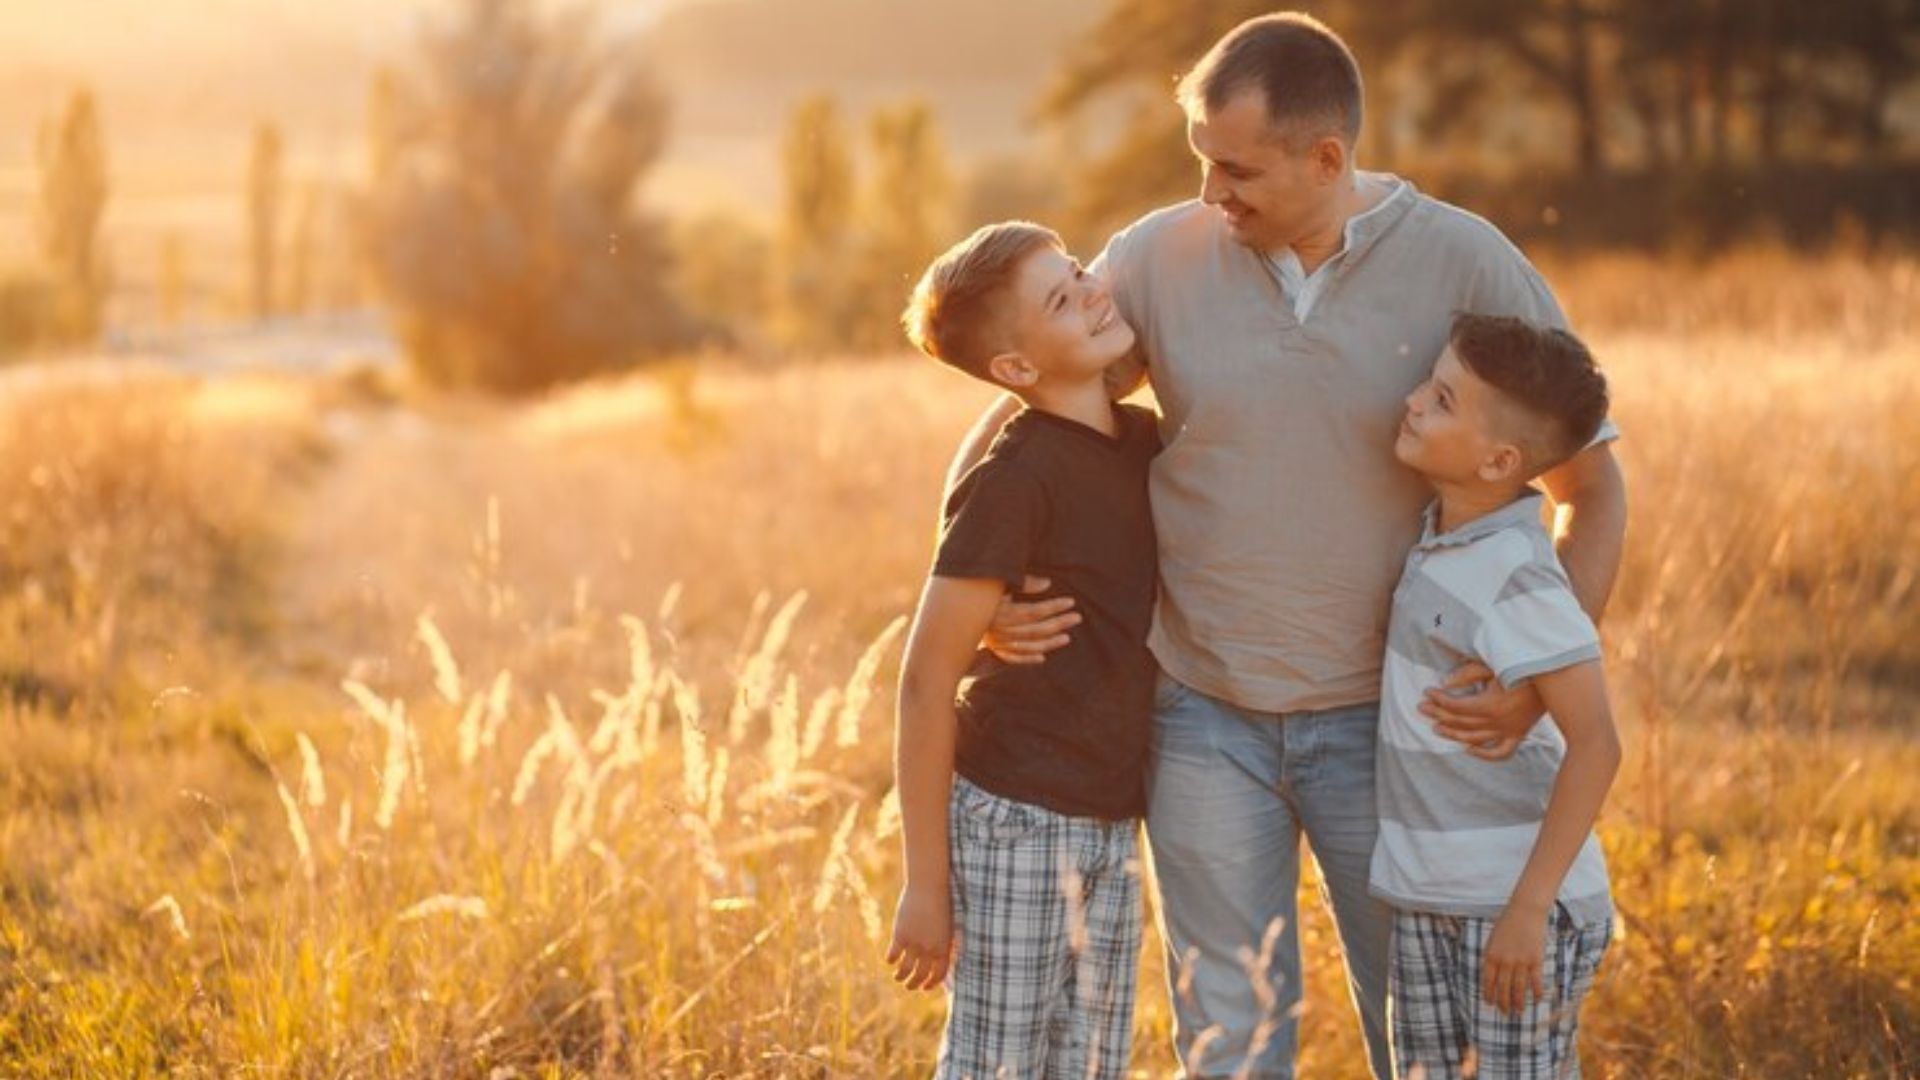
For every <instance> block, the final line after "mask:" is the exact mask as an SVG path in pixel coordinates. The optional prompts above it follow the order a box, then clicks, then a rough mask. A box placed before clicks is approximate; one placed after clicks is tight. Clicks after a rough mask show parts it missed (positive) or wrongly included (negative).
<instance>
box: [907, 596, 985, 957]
mask: <svg viewBox="0 0 1920 1080" xmlns="http://www.w3.org/2000/svg"><path fill="white" fill-rule="evenodd" d="M1005 591H1006V586H1005V585H1004V584H1002V583H1001V582H999V581H994V580H988V579H973V578H943V577H935V578H929V579H928V580H927V586H926V589H925V591H923V592H922V593H921V595H920V607H919V610H918V611H916V612H915V613H914V617H913V629H912V631H911V632H909V633H908V635H907V649H906V657H905V659H904V660H903V661H902V662H901V666H900V696H899V704H898V710H897V712H898V717H897V721H896V723H897V725H898V731H897V733H896V735H895V739H894V766H893V768H894V780H895V783H896V784H897V785H898V786H899V791H900V832H901V841H902V843H903V845H904V846H905V849H906V884H905V886H904V887H903V888H902V889H901V890H900V903H899V905H898V906H897V907H896V909H895V912H894V924H893V940H892V942H891V943H889V945H888V947H887V954H886V962H887V963H888V964H889V965H891V966H892V967H893V977H894V979H895V980H896V981H898V982H901V983H904V984H905V985H906V987H907V989H909V990H931V989H934V988H936V987H938V986H939V985H940V984H941V983H942V982H943V981H944V980H945V979H946V975H947V969H948V967H949V966H950V965H951V963H952V959H953V951H954V938H953V910H952V901H951V899H950V894H949V885H950V882H951V880H952V879H951V873H952V871H951V864H950V859H951V857H952V855H951V852H950V851H949V850H948V846H947V827H948V822H947V802H948V800H949V798H951V796H952V794H953V746H954V738H955V732H956V730H957V729H958V728H959V717H958V716H957V715H956V713H955V712H954V705H953V699H954V693H955V691H956V690H957V689H958V688H959V685H960V679H961V677H962V676H964V675H965V674H966V671H967V667H968V665H969V664H971V663H972V661H973V654H974V651H975V649H976V648H978V646H979V642H980V635H982V634H984V633H986V629H987V623H988V622H989V621H990V620H991V619H992V618H993V612H994V609H995V607H996V606H997V605H998V604H999V602H1000V595H1001V594H1002V593H1004V592H1005Z"/></svg>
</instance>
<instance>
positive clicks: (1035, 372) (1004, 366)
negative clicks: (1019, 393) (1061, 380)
mask: <svg viewBox="0 0 1920 1080" xmlns="http://www.w3.org/2000/svg"><path fill="white" fill-rule="evenodd" d="M987 374H988V375H991V376H993V381H994V382H997V383H999V384H1000V385H1001V386H1006V387H1011V388H1013V389H1016V390H1024V389H1026V388H1027V387H1029V386H1032V385H1033V384H1034V383H1037V382H1039V381H1040V369H1039V368H1036V367H1034V366H1033V364H1032V363H1031V362H1029V361H1028V360H1027V358H1026V357H1024V356H1021V355H1020V354H1019V353H1017V352H1003V353H1001V354H1000V355H998V356H996V357H994V358H993V359H991V360H989V361H987Z"/></svg>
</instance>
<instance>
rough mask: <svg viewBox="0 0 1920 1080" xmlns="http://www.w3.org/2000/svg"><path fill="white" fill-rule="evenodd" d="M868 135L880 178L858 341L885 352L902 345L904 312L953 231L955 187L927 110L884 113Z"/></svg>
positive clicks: (900, 108)
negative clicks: (921, 277) (916, 284)
mask: <svg viewBox="0 0 1920 1080" xmlns="http://www.w3.org/2000/svg"><path fill="white" fill-rule="evenodd" d="M868 133H869V135H870V136H871V143H872V147H873V178H872V182H871V183H870V184H869V185H868V193H867V199H866V214H865V217H866V230H865V232H866V243H865V252H864V259H863V262H862V267H861V273H860V275H859V278H858V281H857V282H856V286H855V287H856V290H857V292H858V295H859V297H860V298H861V300H862V303H861V304H860V318H859V321H858V324H857V325H856V326H855V327H854V328H853V339H854V344H855V345H857V346H859V347H861V348H866V349H886V348H889V347H892V346H897V345H899V344H900V341H901V332H900V321H899V320H900V310H901V309H902V308H903V307H905V306H906V303H907V296H908V294H909V293H910V292H912V290H913V283H914V281H915V280H917V279H918V277H919V275H920V272H921V270H922V268H924V267H925V266H926V265H927V263H928V262H929V261H930V260H931V259H932V258H933V257H934V256H935V255H937V254H939V252H940V250H941V248H942V247H943V246H944V244H943V243H942V241H943V240H944V239H945V238H946V236H947V234H948V232H949V231H951V225H950V218H951V216H952V213H951V208H952V203H953V189H954V182H953V172H952V169H951V168H950V167H949V166H948V164H947V156H946V150H945V148H944V146H943V145H942V142H941V139H940V129H939V122H938V120H937V119H936V118H935V117H934V114H933V110H932V109H931V108H929V107H928V106H927V104H926V103H925V102H923V101H911V102H907V103H905V104H902V105H897V106H892V107H888V108H882V109H879V110H877V111H876V112H875V113H874V114H873V118H872V120H871V121H870V123H869V126H868Z"/></svg>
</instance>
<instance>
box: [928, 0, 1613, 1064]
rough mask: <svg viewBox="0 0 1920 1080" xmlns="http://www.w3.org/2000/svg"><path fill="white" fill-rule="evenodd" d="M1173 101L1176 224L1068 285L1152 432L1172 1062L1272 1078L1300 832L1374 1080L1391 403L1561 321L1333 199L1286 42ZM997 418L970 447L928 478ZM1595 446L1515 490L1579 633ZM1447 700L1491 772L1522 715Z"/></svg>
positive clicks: (1501, 702) (1159, 844) (1347, 180)
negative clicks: (1178, 165)
mask: <svg viewBox="0 0 1920 1080" xmlns="http://www.w3.org/2000/svg"><path fill="white" fill-rule="evenodd" d="M1179 100H1180V102H1181V104H1182V106H1183V107H1184V108H1185V110H1186V113H1187V118H1188V136H1189V141H1190V143H1191V145H1192V149H1193V152H1194V154H1195V156H1196V157H1197V158H1198V159H1199V162H1200V169H1201V177H1202V182H1201V192H1200V199H1199V200H1198V201H1191V202H1186V203H1182V204H1180V205H1177V206H1172V207H1168V208H1165V209H1162V210H1159V211H1157V212H1155V213H1152V214H1149V215H1148V216H1146V217H1145V218H1142V219H1141V220H1140V221H1138V222H1136V223H1135V224H1134V225H1132V226H1130V227H1129V228H1127V229H1126V230H1124V231H1123V232H1121V233H1119V234H1118V235H1116V236H1115V237H1114V238H1113V240H1112V241H1110V242H1109V244H1108V246H1107V249H1106V251H1105V252H1104V253H1103V254H1102V255H1101V257H1100V259H1099V261H1098V263H1097V264H1096V266H1095V270H1096V271H1097V272H1099V273H1100V274H1101V275H1102V276H1104V277H1105V278H1106V279H1107V281H1108V282H1109V284H1110V286H1111V288H1112V289H1113V295H1114V299H1115V302H1116V303H1117V304H1118V306H1119V308H1120V311H1121V313H1122V315H1123V316H1124V317H1126V318H1127V319H1128V320H1129V321H1130V322H1131V323H1132V324H1133V325H1134V327H1135V328H1136V329H1137V330H1138V331H1139V336H1140V351H1141V353H1142V354H1143V356H1144V362H1143V363H1142V362H1136V363H1134V364H1133V365H1131V370H1130V371H1128V372H1127V374H1128V376H1130V377H1129V378H1128V379H1125V380H1122V382H1123V383H1124V385H1116V387H1115V389H1116V390H1117V391H1124V390H1127V389H1131V388H1132V387H1133V386H1136V385H1138V382H1139V380H1140V378H1141V377H1142V376H1143V375H1144V376H1145V377H1146V378H1149V379H1150V380H1151V382H1152V384H1153V388H1154V392H1155V396H1156V397H1157V398H1158V399H1159V402H1160V406H1161V409H1162V420H1161V430H1162V437H1163V441H1164V443H1165V449H1164V450H1163V452H1162V453H1161V455H1160V456H1159V457H1158V458H1157V459H1156V460H1155V462H1154V464H1153V467H1152V474H1151V491H1152V500H1153V516H1154V524H1155V529H1156V531H1157V533H1158V539H1159V546H1160V559H1161V565H1160V575H1161V587H1160V597H1159V601H1158V605H1157V608H1156V611H1155V614H1154V623H1153V629H1152V635H1151V637H1150V639H1149V643H1150V645H1151V647H1152V651H1153V653H1154V656H1155V658H1156V659H1157V660H1158V661H1159V663H1160V666H1161V668H1162V671H1163V674H1162V676H1161V680H1160V683H1159V686H1158V688H1157V693H1156V700H1155V713H1156V715H1155V732H1154V750H1155V764H1154V767H1153V771H1152V774H1151V779H1150V784H1149V800H1148V813H1147V834H1148V838H1149V840H1150V842H1151V845H1152V857H1153V866H1154V871H1155V876H1156V878H1157V880H1158V882H1159V887H1160V893H1161V897H1162V904H1161V908H1162V918H1163V922H1162V933H1163V936H1164V937H1165V939H1166V941H1167V946H1168V952H1169V955H1168V969H1169V980H1170V982H1171V983H1172V987H1173V1007H1174V1015H1175V1048H1176V1050H1177V1052H1178V1053H1179V1055H1180V1058H1181V1060H1182V1063H1183V1064H1184V1066H1185V1068H1186V1070H1187V1072H1188V1074H1189V1075H1193V1076H1226V1075H1231V1074H1235V1073H1236V1072H1237V1071H1239V1070H1241V1069H1242V1068H1243V1067H1244V1068H1245V1072H1244V1073H1240V1075H1250V1076H1256V1077H1289V1076H1291V1075H1292V1069H1293V1065H1292V1063H1293V1057H1294V1052H1295V1044H1296V1038H1297V1022H1296V1012H1297V1010H1296V1009H1295V1006H1296V1004H1297V1003H1298V1001H1299V998H1300V989H1301V979H1300V958H1299V946H1298V938H1297V935H1296V920H1295V917H1294V916H1295V900H1294V897H1295V893H1296V891H1297V885H1298V879H1299V840H1300V837H1301V835H1302V834H1303V833H1304V835H1305V836H1306V839H1307V842H1308V843H1309V844H1311V845H1312V848H1313V852H1314V855H1315V858H1316V860H1317V861H1318V863H1319V865H1320V868H1321V873H1322V877H1323V879H1324V880H1325V882H1326V893H1327V899H1328V901H1329V902H1330V904H1331V906H1332V909H1333V914H1334V920H1335V922H1336V924H1337V926H1338V928H1339V933H1340V938H1341V942H1342V945H1343V947H1344V950H1345V953H1346V962H1347V972H1348V981H1349V987H1350V990H1351V992H1352V995H1353V998H1354V1003H1355V1007H1356V1009H1357V1010H1358V1011H1359V1013H1360V1016H1361V1020H1362V1025H1363V1027H1364V1030H1365V1034H1366V1041H1367V1048H1368V1053H1369V1055H1370V1059H1371V1064H1372V1068H1373V1071H1374V1074H1375V1075H1376V1076H1378V1077H1383V1078H1384V1077H1387V1076H1389V1075H1390V1063H1389V1057H1388V1040H1387V1027H1386V995H1387V991H1386V986H1387V948H1388V938H1389V915H1388V912H1387V909H1386V908H1385V907H1384V905H1382V904H1381V903H1380V902H1379V901H1377V900H1375V899H1373V898H1372V897H1370V896H1369V895H1368V892H1367V874H1368V863H1369V859H1370V857H1371V854H1372V850H1373V844H1374V838H1375V835H1376V833H1377V830H1378V821H1377V817H1376V812H1375V804H1374V786H1373V773H1374V748H1375V743H1376V738H1377V725H1378V697H1379V686H1380V665H1381V660H1382V656H1383V653H1384V644H1385V643H1384V636H1385V626H1386V616H1387V612H1388V608H1389V602H1390V599H1391V594H1392V591H1393V587H1394V582H1395V581H1396V580H1397V578H1398V576H1399V573H1400V569H1401V566H1402V563H1403V560H1404V559H1405V556H1406V553H1407V551H1408V549H1409V548H1410V547H1411V546H1412V544H1413V542H1414V540H1415V539H1416V538H1417V536H1418V533H1419V528H1420V512H1421V508H1422V505H1423V503H1424V502H1425V501H1426V498H1427V494H1426V491H1425V489H1424V488H1423V487H1422V485H1421V482H1420V479H1419V478H1418V477H1417V476H1415V475H1414V474H1413V473H1411V472H1409V471H1407V470H1405V469H1403V468H1401V467H1400V466H1399V465H1398V464H1397V463H1396V461H1395V459H1394V457H1393V444H1394V435H1395V429H1396V426H1397V424H1398V422H1399V419H1400V414H1401V402H1402V399H1403V398H1404V397H1405V396H1406V394H1407V393H1408V392H1409V391H1411V390H1412V389H1413V388H1414V387H1415V386H1416V385H1418V384H1419V383H1420V382H1422V381H1423V380H1424V378H1425V377H1426V373H1427V371H1428V369H1429V368H1430V367H1431V365H1432V363H1433V359H1434V357H1435V356H1437V355H1438V354H1439V352H1440V350H1441V349H1442V347H1443V346H1444V345H1445V343H1446V338H1447V332H1448V327H1449V325H1450V323H1451V320H1452V317H1453V315H1454V314H1455V313H1456V312H1458V311H1470V312H1476V313H1481V314H1490V315H1513V316H1521V317H1525V318H1529V319H1533V320H1536V321H1540V322H1545V323H1548V324H1550V325H1563V324H1564V321H1565V320H1564V317H1563V316H1562V314H1561V312H1560V310H1559V308H1558V306H1557V305H1556V304H1555V302H1554V299H1553V296H1552V294H1551V292H1550V291H1549V290H1548V289H1547V286H1546V284H1545V283H1544V282H1543V281H1542V280H1541V278H1540V276H1539V274H1538V273H1536V272H1535V270H1534V269H1533V267H1532V266H1530V265H1529V264H1528V263H1527V261H1526V260H1525V258H1524V257H1523V256H1522V255H1521V254H1520V253H1519V251H1517V250H1516V249H1515V248H1514V247H1513V246H1512V245H1511V244H1510V243H1509V242H1508V241H1507V240H1506V239H1505V238H1504V237H1502V236H1501V235H1500V234H1499V232H1498V231H1497V230H1495V229H1494V228H1493V227H1492V226H1491V225H1489V224H1487V223H1486V222H1485V221H1483V220H1481V219H1479V218H1477V217H1474V216H1472V215H1470V214H1467V213H1465V212H1464V211H1461V210H1458V209H1456V208H1454V207H1451V206H1448V205H1446V204H1444V203H1441V202H1439V201H1437V200H1434V199H1431V198H1428V197H1427V196H1424V195H1422V194H1420V193H1419V192H1418V191H1416V190H1415V189H1414V188H1413V185H1411V184H1409V183H1407V182H1406V181H1404V180H1401V179H1399V178H1396V177H1393V176H1389V175H1385V174H1379V173H1362V172H1358V171H1356V170H1355V168H1354V147H1355V144H1356V141H1357V139H1358V137H1359V133H1360V122H1361V112H1362V94H1361V84H1360V75H1359V71H1358V68H1357V66H1356V65H1355V63H1354V61H1353V57H1352V55H1351V54H1350V53H1349V52H1348V50H1347V48H1346V46H1345V44H1344V43H1342V42H1341V41H1340V39H1339V38H1338V37H1337V36H1336V35H1335V34H1334V33H1333V32H1332V31H1330V30H1329V29H1327V28H1326V27H1325V26H1323V25H1321V24H1320V23H1318V22H1316V21H1315V20H1313V19H1312V18H1310V17H1308V16H1305V15H1299V14H1294V13H1286V14H1279V15H1271V16H1265V17H1261V18H1257V19H1252V20H1249V21H1248V22H1246V23H1243V24H1241V25H1240V26H1239V27H1238V28H1236V29H1235V30H1233V31H1232V32H1230V33H1229V34H1227V36H1226V37H1224V38H1222V39H1221V40H1220V41H1219V42H1218V43H1217V44H1216V45H1215V46H1214V47H1213V49H1212V50H1211V51H1209V52H1208V54H1207V55H1206V56H1205V57H1204V58H1203V59H1202V60H1201V61H1200V63H1199V65H1198V66H1197V67H1195V68H1194V70H1193V71H1192V72H1190V73H1189V74H1188V75H1187V76H1186V78H1185V79H1184V80H1183V81H1182V83H1181V85H1180V92H1179ZM1012 409H1013V405H1012V403H1008V402H1003V403H1001V404H1000V405H998V406H996V407H995V408H994V409H993V410H990V411H989V413H988V415H987V416H985V417H983V418H982V421H981V423H980V425H979V426H978V427H977V428H976V429H975V432H974V433H973V435H972V436H971V437H970V440H969V443H968V445H967V446H966V447H964V448H963V449H962V451H961V454H960V456H959V458H957V459H956V474H957V473H958V471H959V470H961V469H963V468H964V467H965V466H966V465H967V464H968V463H970V462H971V461H972V460H974V459H975V458H977V457H978V455H979V453H980V452H981V451H982V450H983V449H984V446H985V443H986V441H987V439H988V438H990V437H991V434H992V433H993V432H994V431H996V430H998V427H999V425H1000V423H1001V422H1003V421H1004V420H1005V419H1006V418H1007V416H1009V415H1011V413H1012ZM1611 437H1612V432H1611V429H1610V428H1608V429H1605V430H1603V432H1602V434H1601V436H1600V438H1599V439H1598V440H1596V442H1595V444H1594V445H1591V446H1589V447H1588V448H1587V449H1585V450H1583V451H1582V452H1581V453H1580V454H1578V455H1577V456H1575V457H1574V458H1573V459H1572V460H1570V461H1568V462H1567V463H1565V464H1564V465H1562V466H1560V467H1558V468H1557V469H1555V470H1554V471H1553V472H1551V473H1549V474H1548V475H1546V476H1545V477H1544V478H1543V482H1544V484H1545V486H1546V487H1547V490H1548V492H1549V494H1551V495H1552V497H1553V498H1554V500H1555V502H1556V503H1558V504H1559V506H1560V507H1561V509H1562V512H1563V513H1568V512H1569V511H1570V513H1569V516H1568V517H1567V520H1566V525H1567V527H1566V530H1565V533H1564V535H1563V537H1562V539H1561V541H1560V543H1559V545H1558V552H1559V556H1560V559H1561V561H1562V562H1563V564H1564V565H1565V567H1566V570H1567V572H1568V575H1569V577H1570V578H1571V580H1572V583H1573V586H1574V590H1575V592H1576V594H1577V595H1578V597H1579V599H1580V602H1581V604H1582V606H1583V607H1584V608H1585V609H1586V610H1587V611H1588V613H1589V614H1590V615H1592V616H1593V617H1594V618H1595V620H1596V621H1597V620H1598V618H1599V615H1600V613H1601V609H1602V608H1603V607H1604V605H1605V602H1606V598H1607V594H1608V593H1609V591H1610V590H1611V588H1612V584H1613V578H1614V574H1615V572H1616V570H1617V568H1618V565H1619V560H1620V552H1621V544H1622V539H1623V536H1624V533H1625V528H1626V495H1625V489H1624V485H1623V483H1622V480H1621V478H1620V475H1619V471H1618V468H1617V466H1616V465H1615V463H1614V461H1613V457H1612V453H1611V451H1610V449H1609V447H1608V445H1607V441H1608V440H1609V439H1610V438H1611ZM1071 602H1072V601H1071V598H1070V597H1062V598H1053V599H1050V600H1048V601H1045V602H1042V603H1037V604H1013V603H1009V604H1007V605H1006V606H1005V608H1004V609H1003V611H1002V613H1001V616H1000V617H999V618H998V619H997V620H996V623H995V627H996V629H995V631H994V633H993V634H992V635H990V638H989V641H990V644H991V645H992V646H993V647H994V648H995V650H996V651H997V652H999V653H1001V655H1002V656H1003V657H1005V658H1008V659H1010V660H1014V661H1016V662H1020V661H1024V662H1040V661H1041V660H1042V659H1043V655H1044V653H1045V652H1046V651H1048V650H1049V649H1051V648H1056V647H1058V645H1059V644H1060V643H1062V642H1063V641H1064V640H1065V639H1066V637H1065V635H1066V632H1067V630H1068V628H1069V627H1070V626H1071V625H1072V624H1073V622H1074V620H1075V616H1074V615H1073V614H1072V613H1071V612H1070V611H1067V610H1066V609H1067V608H1068V607H1069V606H1070V605H1071ZM1482 684H1484V687H1483V686H1482ZM1448 690H1449V691H1451V692H1453V693H1461V694H1466V695H1467V696H1465V697H1457V698H1456V697H1450V696H1444V697H1443V696H1440V695H1438V694H1436V695H1435V696H1434V697H1433V698H1431V699H1430V700H1429V702H1428V705H1427V706H1426V707H1425V708H1426V711H1427V712H1428V714H1429V716H1431V717H1432V718H1433V719H1435V720H1436V721H1437V722H1438V724H1439V728H1438V729H1439V730H1440V731H1441V732H1442V733H1443V734H1447V735H1449V736H1450V737H1453V738H1458V739H1460V740H1462V741H1465V742H1468V743H1469V744H1471V745H1473V746H1474V747H1475V750H1474V752H1475V753H1479V754H1483V755H1485V756H1488V757H1493V758H1498V757H1501V756H1503V755H1504V754H1507V753H1511V750H1512V747H1513V745H1514V744H1515V740H1517V739H1518V737H1520V736H1521V735H1523V734H1524V733H1525V732H1526V731H1527V730H1528V729H1529V728H1530V727H1531V726H1532V724H1533V723H1534V721H1536V720H1537V719H1538V718H1539V716H1540V715H1541V711H1542V710H1541V705H1540V702H1539V699H1538V695H1537V694H1536V693H1535V692H1534V691H1532V690H1531V689H1527V688H1522V689H1519V690H1515V691H1505V690H1502V689H1501V688H1500V687H1499V686H1498V684H1496V683H1494V682H1492V680H1491V679H1490V677H1489V673H1488V672H1487V671H1486V670H1485V668H1483V667H1481V666H1479V665H1468V666H1466V667H1463V668H1462V669H1461V670H1460V671H1458V672H1456V673H1455V675H1454V677H1453V678H1452V679H1451V680H1450V681H1449V683H1448ZM1258 983H1264V984H1265V985H1257V984H1258Z"/></svg>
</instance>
